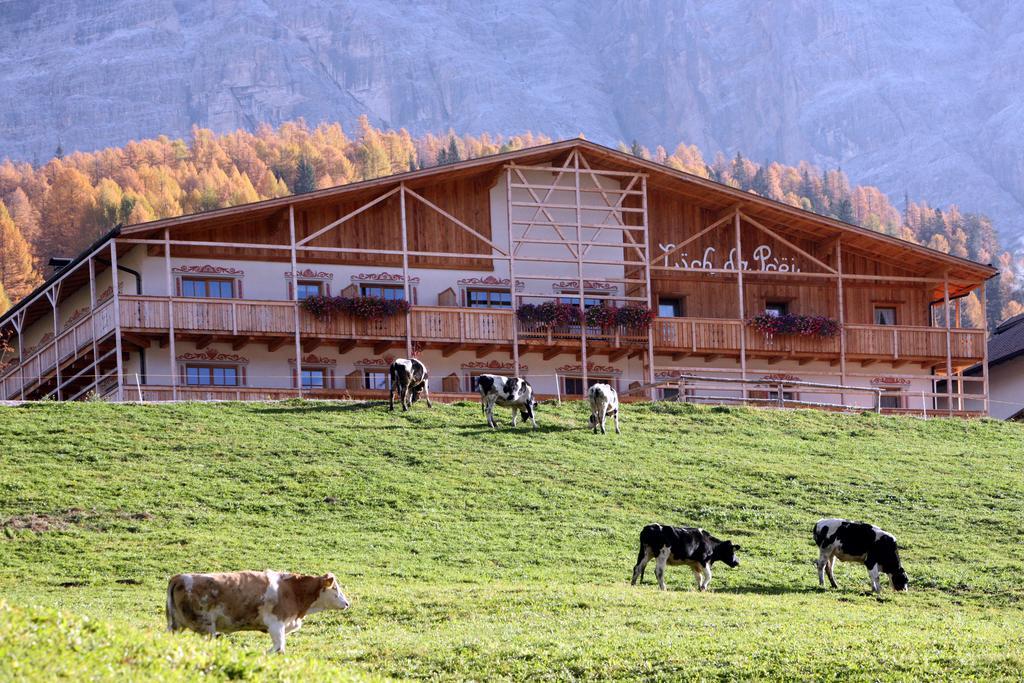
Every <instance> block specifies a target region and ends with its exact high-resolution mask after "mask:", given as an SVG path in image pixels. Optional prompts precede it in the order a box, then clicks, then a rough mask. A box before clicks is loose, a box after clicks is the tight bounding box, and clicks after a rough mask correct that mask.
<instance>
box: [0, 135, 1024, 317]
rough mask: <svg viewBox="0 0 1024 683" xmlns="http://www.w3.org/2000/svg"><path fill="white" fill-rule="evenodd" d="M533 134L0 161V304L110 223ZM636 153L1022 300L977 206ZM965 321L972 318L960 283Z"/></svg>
mask: <svg viewBox="0 0 1024 683" xmlns="http://www.w3.org/2000/svg"><path fill="white" fill-rule="evenodd" d="M550 141H551V140H550V138H548V137H546V136H544V135H538V134H532V133H525V134H522V135H512V136H503V135H488V134H482V135H478V136H474V135H458V134H456V133H454V132H449V133H448V134H445V135H440V136H439V135H434V134H427V135H423V136H419V137H414V136H412V135H410V134H409V133H408V132H407V131H405V130H399V131H394V130H379V129H376V128H374V127H372V126H371V125H369V123H368V122H367V121H366V119H365V118H363V119H361V121H360V125H359V126H358V127H357V129H356V130H354V131H350V132H346V131H344V130H343V129H342V127H341V125H340V124H337V123H334V124H320V125H318V126H316V127H311V126H309V125H307V124H306V123H305V122H303V121H301V120H300V121H295V122H288V123H284V124H282V125H281V126H279V127H277V128H272V127H270V126H261V127H260V128H259V129H257V130H256V131H255V132H247V131H235V132H232V133H228V134H224V135H217V134H215V133H213V132H212V131H210V130H207V129H202V128H193V130H192V133H191V135H190V136H189V139H187V140H182V139H177V140H172V139H169V138H167V137H159V138H156V139H149V140H140V141H133V142H129V143H128V144H126V145H124V146H123V147H114V148H108V149H104V150H100V151H97V152H76V153H73V154H68V155H64V154H63V153H62V152H61V150H60V149H59V147H58V149H57V151H56V153H55V155H54V157H53V158H52V159H50V160H49V161H47V162H46V163H44V164H31V163H25V162H13V161H10V160H5V161H3V162H0V312H2V311H4V310H6V309H7V308H8V307H9V306H10V305H11V304H12V303H13V302H16V301H17V300H18V299H20V298H22V297H24V296H25V295H26V294H28V293H29V292H31V291H32V290H33V289H34V288H35V287H36V285H38V284H39V283H40V282H41V281H42V280H43V278H44V276H45V275H46V274H48V272H49V271H48V268H47V262H48V261H49V259H50V258H51V257H54V256H74V255H76V254H77V253H78V252H79V251H81V250H82V249H83V248H84V247H85V246H87V245H88V244H89V243H91V242H92V241H94V240H95V239H96V238H97V237H99V236H100V235H102V234H104V233H106V232H107V231H109V230H110V229H111V228H113V227H114V226H116V225H117V224H119V223H120V224H125V225H127V224H133V223H143V222H146V221H151V220H155V219H158V218H166V217H169V216H178V215H182V214H187V213H194V212H198V211H207V210H210V209H216V208H220V207H225V206H234V205H238V204H246V203H249V202H255V201H259V200H261V199H268V198H272V197H280V196H284V195H288V194H293V193H302V192H309V191H311V190H314V189H318V188H324V187H330V186H334V185H342V184H345V183H350V182H355V181H360V180H366V179H369V178H377V177H380V176H386V175H390V174H393V173H399V172H402V171H407V170H410V169H417V168H424V167H428V166H435V165H438V164H446V163H452V162H455V161H459V160H461V159H466V158H474V157H479V156H484V155H488V154H495V153H498V152H502V151H507V150H512V149H520V148H523V147H529V146H533V145H539V144H544V143H547V142H550ZM620 148H621V149H622V150H623V151H625V152H629V153H632V154H635V155H637V156H641V157H644V158H646V159H650V160H653V161H655V162H658V163H661V164H665V165H667V166H671V167H673V168H676V169H679V170H682V171H686V172H688V173H693V174H696V175H699V176H702V177H705V178H711V179H713V180H716V181H718V182H722V183H727V184H729V185H732V186H734V187H738V188H740V189H743V190H746V191H749V192H753V193H756V194H759V195H762V196H766V197H770V198H772V199H776V200H779V201H782V202H785V203H787V204H791V205H793V206H798V207H801V208H804V209H807V210H809V211H814V212H816V213H820V214H824V215H827V216H832V217H834V218H838V219H840V220H843V221H847V222H850V223H855V224H858V225H862V226H864V227H867V228H870V229H873V230H878V231H881V232H884V233H887V234H890V235H894V236H897V237H900V238H902V239H906V240H911V241H914V242H917V243H919V244H925V245H928V246H930V247H932V248H934V249H938V250H940V251H943V252H946V253H950V254H954V255H956V256H962V257H966V258H971V259H973V260H976V261H980V262H982V263H992V264H993V265H995V266H996V267H998V268H999V270H1000V275H999V276H998V279H997V280H995V281H993V282H992V283H990V286H989V288H988V307H989V310H988V315H989V322H990V324H993V325H994V324H995V323H996V322H998V321H999V320H1002V319H1004V318H1006V317H1008V316H1010V315H1015V314H1017V313H1020V312H1024V258H1022V257H1021V256H1020V255H1014V254H1011V253H1010V252H1008V251H1006V250H1005V249H1004V248H1003V247H1002V246H1001V244H1000V241H999V237H998V235H997V233H996V230H995V228H994V226H993V225H992V223H991V221H990V220H989V219H988V218H987V217H986V216H984V215H981V214H971V213H961V212H960V211H959V210H958V208H957V207H956V206H947V207H945V208H938V207H932V206H929V205H928V204H927V203H924V202H918V201H914V200H912V199H911V198H909V197H908V198H904V200H903V202H902V206H899V207H897V206H894V205H893V203H892V202H891V201H890V200H889V199H888V197H887V196H886V195H885V194H883V193H882V192H881V190H879V189H878V188H875V187H868V186H851V185H850V182H849V180H848V178H847V177H846V175H845V174H844V173H843V171H842V170H840V169H825V170H822V169H819V168H816V167H814V166H812V165H810V164H807V163H804V162H801V163H800V164H798V165H797V166H786V165H783V164H779V163H774V162H771V163H769V162H765V163H760V164H759V163H755V162H754V161H752V160H750V159H746V158H744V157H743V156H742V155H741V154H737V155H736V156H735V157H733V158H727V157H725V156H723V155H718V156H716V157H715V158H714V159H712V160H706V159H705V158H704V157H703V155H702V154H701V152H700V150H698V149H697V147H696V146H693V145H690V146H687V145H684V144H680V145H679V146H677V147H675V148H674V149H666V148H663V147H660V146H659V147H657V148H656V149H654V150H649V149H647V148H645V147H643V146H640V145H637V144H635V143H634V144H633V145H632V146H626V145H624V144H623V145H620ZM962 315H963V316H964V318H965V319H964V321H963V322H964V324H965V325H971V326H977V325H979V323H980V321H981V310H980V303H979V301H978V299H977V298H976V296H975V295H974V294H972V295H971V296H970V298H969V299H968V301H967V302H966V305H965V306H963V307H962Z"/></svg>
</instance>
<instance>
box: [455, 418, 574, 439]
mask: <svg viewBox="0 0 1024 683" xmlns="http://www.w3.org/2000/svg"><path fill="white" fill-rule="evenodd" d="M577 429H579V427H566V426H564V425H543V424H542V425H537V428H536V429H532V428H531V427H530V423H529V422H527V423H526V427H524V426H523V424H522V423H521V422H520V423H519V424H518V425H516V426H515V427H513V426H512V425H511V423H505V424H502V423H500V422H499V423H498V428H497V429H491V428H490V427H488V426H487V421H486V420H484V426H483V427H479V428H476V429H473V428H469V429H462V430H460V431H459V436H473V435H474V434H497V433H500V432H516V433H518V432H522V433H524V434H560V433H562V432H571V431H575V430H577Z"/></svg>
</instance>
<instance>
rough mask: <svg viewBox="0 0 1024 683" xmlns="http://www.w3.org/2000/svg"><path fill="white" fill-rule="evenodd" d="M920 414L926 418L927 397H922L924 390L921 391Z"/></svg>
mask: <svg viewBox="0 0 1024 683" xmlns="http://www.w3.org/2000/svg"><path fill="white" fill-rule="evenodd" d="M921 415H922V416H923V417H924V419H926V420H927V419H928V399H926V398H925V397H924V391H922V392H921Z"/></svg>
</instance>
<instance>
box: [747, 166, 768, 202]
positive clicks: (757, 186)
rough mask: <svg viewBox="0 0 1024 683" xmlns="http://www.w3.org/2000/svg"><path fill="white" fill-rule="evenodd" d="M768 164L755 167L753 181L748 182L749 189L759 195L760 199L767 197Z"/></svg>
mask: <svg viewBox="0 0 1024 683" xmlns="http://www.w3.org/2000/svg"><path fill="white" fill-rule="evenodd" d="M767 167H768V162H765V163H763V164H761V165H760V166H758V167H757V171H756V172H755V173H754V179H753V180H752V181H751V182H750V189H751V190H753V191H754V192H756V193H757V194H759V195H761V196H762V197H769V196H770V195H769V187H768V171H767V170H766V168H767Z"/></svg>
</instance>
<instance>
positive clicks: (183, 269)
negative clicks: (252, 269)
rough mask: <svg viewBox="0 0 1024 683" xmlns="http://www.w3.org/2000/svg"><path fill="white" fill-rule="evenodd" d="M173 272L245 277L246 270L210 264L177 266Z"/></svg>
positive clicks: (178, 273) (172, 269)
mask: <svg viewBox="0 0 1024 683" xmlns="http://www.w3.org/2000/svg"><path fill="white" fill-rule="evenodd" d="M171 272H172V273H174V274H175V275H221V276H228V277H243V276H244V275H245V271H244V270H239V269H238V268H232V267H230V266H214V265H210V264H208V263H206V264H202V265H191V266H177V267H175V268H171Z"/></svg>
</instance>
